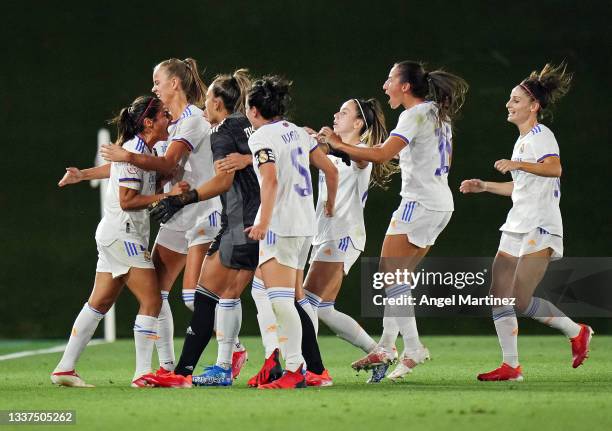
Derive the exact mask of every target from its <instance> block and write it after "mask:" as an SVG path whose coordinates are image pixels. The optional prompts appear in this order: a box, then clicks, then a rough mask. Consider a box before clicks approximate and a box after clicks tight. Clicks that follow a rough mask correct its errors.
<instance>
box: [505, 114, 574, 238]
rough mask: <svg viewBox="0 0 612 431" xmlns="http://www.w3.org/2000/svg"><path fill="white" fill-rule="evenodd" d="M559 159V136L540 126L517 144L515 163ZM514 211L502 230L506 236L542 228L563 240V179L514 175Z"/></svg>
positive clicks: (509, 214)
mask: <svg viewBox="0 0 612 431" xmlns="http://www.w3.org/2000/svg"><path fill="white" fill-rule="evenodd" d="M550 156H557V157H559V145H558V144H557V140H556V139H555V135H554V134H553V132H551V131H550V129H549V128H548V127H546V126H545V125H543V124H538V125H536V126H535V127H534V128H533V129H531V131H530V132H529V133H527V134H526V135H525V136H522V137H519V138H518V139H517V141H516V144H514V151H513V152H512V160H514V161H522V162H530V163H539V162H541V161H542V160H544V159H545V158H546V157H550ZM511 174H512V181H513V182H514V188H513V189H512V208H511V209H510V212H509V213H508V217H507V218H506V223H504V224H503V226H502V227H501V228H500V230H502V231H505V232H514V233H528V232H531V231H532V230H534V229H536V228H542V229H544V230H545V231H547V232H548V233H551V234H553V235H559V236H563V222H562V220H561V210H560V209H559V201H560V200H561V181H560V179H559V178H551V177H541V176H538V175H534V174H530V173H528V172H523V171H519V170H514V171H511Z"/></svg>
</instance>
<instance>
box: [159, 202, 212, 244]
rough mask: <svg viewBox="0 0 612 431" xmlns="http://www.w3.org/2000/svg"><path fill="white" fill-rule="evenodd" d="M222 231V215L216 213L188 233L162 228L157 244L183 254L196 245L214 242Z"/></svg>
mask: <svg viewBox="0 0 612 431" xmlns="http://www.w3.org/2000/svg"><path fill="white" fill-rule="evenodd" d="M219 230H221V215H220V214H219V212H217V211H215V212H213V213H211V214H210V215H209V216H208V218H207V219H206V221H205V222H203V223H201V224H199V225H197V226H194V227H192V228H191V229H189V230H188V231H178V230H171V229H168V228H167V227H164V226H161V227H160V228H159V233H158V234H157V238H155V243H156V244H159V245H161V246H163V247H166V248H167V249H170V250H172V251H175V252H177V253H181V254H187V250H188V249H189V248H191V247H193V246H195V245H200V244H206V243H209V242H212V240H213V239H215V237H216V236H217V234H218V233H219Z"/></svg>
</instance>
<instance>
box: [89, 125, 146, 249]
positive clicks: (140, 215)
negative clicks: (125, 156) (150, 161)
mask: <svg viewBox="0 0 612 431" xmlns="http://www.w3.org/2000/svg"><path fill="white" fill-rule="evenodd" d="M123 148H124V149H125V150H127V151H130V152H132V153H136V154H147V155H152V153H151V150H149V147H147V145H146V144H145V142H144V140H142V139H141V138H140V137H139V136H136V137H134V138H133V139H131V140H129V141H127V142H125V143H124V144H123ZM155 179H156V174H155V172H154V171H144V170H142V169H140V168H137V167H136V166H134V165H131V164H129V163H125V162H113V163H112V164H111V170H110V178H109V183H108V187H107V188H106V197H105V199H104V216H103V217H102V220H101V221H100V223H99V224H98V229H97V230H96V241H98V242H99V243H100V244H102V245H104V246H108V245H110V244H112V243H113V242H114V241H115V240H118V239H119V240H125V241H130V242H137V243H138V244H141V245H143V246H144V247H148V244H149V214H148V212H147V210H146V209H141V210H134V211H124V210H123V209H121V205H120V204H119V187H127V188H129V189H133V190H136V191H138V193H139V194H141V195H144V196H150V195H153V194H155Z"/></svg>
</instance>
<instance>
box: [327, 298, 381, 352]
mask: <svg viewBox="0 0 612 431" xmlns="http://www.w3.org/2000/svg"><path fill="white" fill-rule="evenodd" d="M317 315H318V316H319V319H321V321H322V322H323V323H325V324H326V325H327V326H328V327H329V329H331V330H332V331H334V333H335V334H336V335H337V336H338V337H340V338H342V339H343V340H346V341H348V342H349V343H351V344H352V345H353V346H355V347H359V348H360V349H361V350H363V351H364V352H366V353H369V352H371V351H372V349H374V347H376V342H375V341H374V340H373V339H372V337H370V336H369V335H368V334H367V332H366V331H364V329H363V328H362V327H361V326H360V325H359V323H357V322H356V321H355V319H353V318H352V317H351V316H349V315H347V314H344V313H342V312H340V311H338V310H336V309H335V308H334V302H333V301H329V302H321V303H320V304H319V309H318V310H317Z"/></svg>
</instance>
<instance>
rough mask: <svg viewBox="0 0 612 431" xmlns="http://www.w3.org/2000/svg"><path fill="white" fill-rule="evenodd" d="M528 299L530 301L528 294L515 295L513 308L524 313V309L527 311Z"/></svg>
mask: <svg viewBox="0 0 612 431" xmlns="http://www.w3.org/2000/svg"><path fill="white" fill-rule="evenodd" d="M530 301H531V296H529V295H516V301H515V303H514V308H515V309H516V310H517V311H519V312H520V313H524V312H525V311H527V308H528V307H529V303H530Z"/></svg>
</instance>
